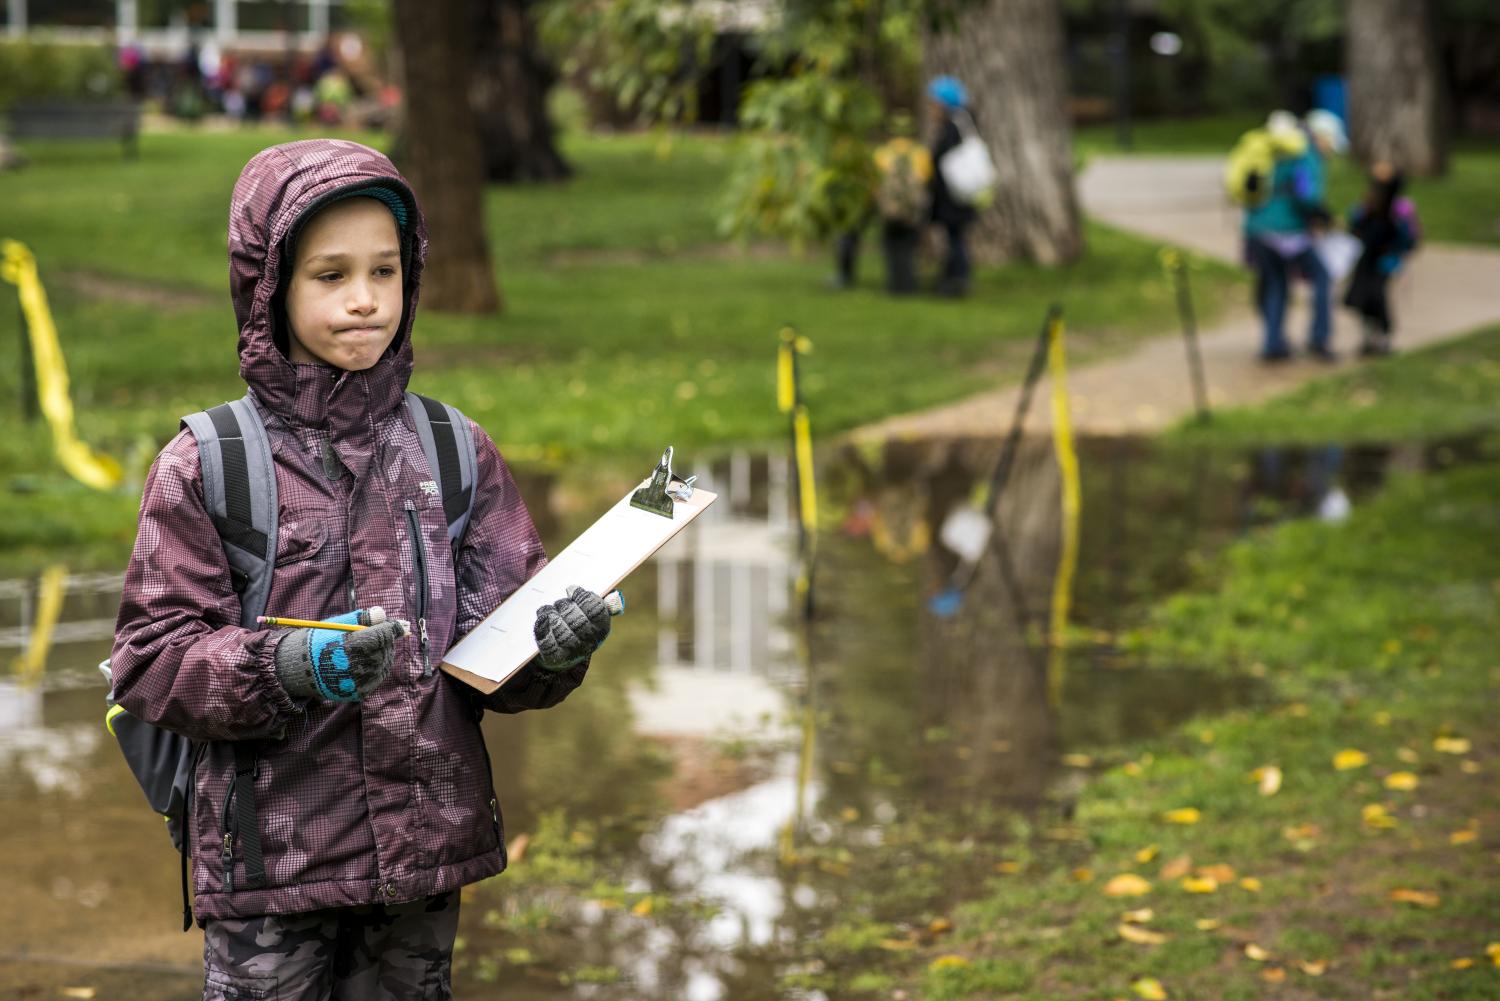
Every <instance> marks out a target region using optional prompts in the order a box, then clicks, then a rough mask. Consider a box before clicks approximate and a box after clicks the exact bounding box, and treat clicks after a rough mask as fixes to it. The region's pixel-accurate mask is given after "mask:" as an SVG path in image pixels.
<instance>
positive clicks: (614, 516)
mask: <svg viewBox="0 0 1500 1001" xmlns="http://www.w3.org/2000/svg"><path fill="white" fill-rule="evenodd" d="M649 482H650V481H649V480H645V481H642V485H643V486H644V485H645V484H647V483H649ZM634 492H635V490H634V489H632V490H631V491H630V493H627V494H626V495H625V496H624V497H622V498H620V501H619V503H617V504H616V505H615V506H614V507H612V508H610V509H609V510H608V511H606V512H605V513H604V516H603V517H601V518H600V519H599V520H598V521H596V522H594V523H593V524H592V525H590V526H589V527H588V528H587V529H585V530H584V532H583V534H582V535H580V536H578V538H576V539H574V540H573V543H572V545H570V546H568V548H566V549H564V550H563V551H562V552H560V553H558V554H557V556H556V557H554V558H553V560H552V562H550V563H548V564H547V565H546V566H545V567H543V568H542V569H541V571H540V572H539V573H538V574H537V575H536V576H535V577H533V578H531V579H530V580H528V581H527V582H526V583H525V584H522V585H521V587H520V589H519V590H517V591H516V592H515V593H514V594H512V595H511V596H510V597H509V598H506V599H505V601H503V602H502V603H501V604H500V607H499V608H497V609H495V610H494V611H493V612H491V613H490V614H489V615H487V616H485V618H484V621H482V622H480V623H479V625H477V626H475V627H474V631H473V632H471V633H469V635H467V636H465V637H464V638H463V639H461V640H459V641H458V643H457V644H456V645H455V646H454V647H453V648H452V649H450V650H449V651H448V652H447V653H446V654H444V655H443V662H442V664H441V667H442V670H444V671H446V672H447V673H448V674H451V675H453V676H454V677H455V678H458V679H459V680H460V681H464V682H467V683H468V684H470V685H473V686H474V687H475V688H477V689H479V690H480V691H482V692H485V693H488V692H493V691H494V690H495V689H497V688H499V687H500V686H501V685H503V684H504V683H505V682H506V680H507V679H508V678H509V677H510V676H511V675H512V674H515V673H516V672H517V671H519V670H520V669H521V668H522V667H524V666H525V665H526V662H527V661H529V660H530V659H531V658H533V657H535V656H536V639H535V637H534V636H533V635H532V627H533V626H534V625H535V624H536V610H537V609H538V608H540V607H541V606H542V605H543V604H545V603H548V602H553V601H556V600H557V599H558V598H562V597H564V596H565V595H566V592H567V588H568V587H569V586H570V585H574V584H576V585H578V586H579V587H584V588H588V589H589V590H590V591H593V592H594V593H595V594H604V593H606V592H608V591H610V590H612V589H613V588H615V587H616V586H618V585H619V583H620V582H621V581H622V580H624V579H625V578H626V577H627V576H629V575H630V573H631V572H632V571H634V570H635V568H636V567H638V566H640V565H641V564H642V563H644V562H646V560H648V559H650V557H651V554H652V553H654V552H656V551H657V550H658V549H660V548H661V547H662V546H664V545H666V544H667V542H668V541H669V540H670V539H671V538H672V537H673V536H674V535H676V534H677V533H678V532H680V531H682V530H683V529H684V528H686V527H687V525H688V523H689V522H691V521H692V520H693V519H694V518H696V517H698V515H700V514H702V513H703V511H704V509H705V508H707V507H708V506H709V505H710V504H712V503H713V502H714V501H715V500H716V499H718V494H715V493H710V492H709V491H707V490H698V489H694V490H693V491H692V495H691V496H690V497H688V498H687V499H686V500H679V499H677V498H675V497H674V498H673V500H672V517H671V518H667V517H664V516H663V515H660V514H655V513H653V512H651V511H642V510H640V509H639V508H634V507H631V506H630V497H631V494H633V493H634Z"/></svg>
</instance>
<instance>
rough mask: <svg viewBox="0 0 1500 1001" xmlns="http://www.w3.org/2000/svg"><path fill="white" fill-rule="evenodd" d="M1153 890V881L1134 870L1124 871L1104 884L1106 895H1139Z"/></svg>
mask: <svg viewBox="0 0 1500 1001" xmlns="http://www.w3.org/2000/svg"><path fill="white" fill-rule="evenodd" d="M1150 892H1151V881H1150V880H1147V879H1143V878H1141V877H1140V876H1137V875H1136V874H1135V873H1133V872H1122V873H1120V874H1119V875H1118V876H1115V877H1114V878H1112V879H1111V880H1110V881H1109V882H1108V883H1105V884H1104V895H1105V896H1106V897H1139V896H1141V895H1142V894H1145V893H1150Z"/></svg>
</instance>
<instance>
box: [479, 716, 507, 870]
mask: <svg viewBox="0 0 1500 1001" xmlns="http://www.w3.org/2000/svg"><path fill="white" fill-rule="evenodd" d="M474 726H475V728H477V729H478V730H479V753H480V755H481V756H482V757H483V758H484V774H485V777H486V778H488V779H489V782H490V823H491V825H493V826H494V828H495V843H496V845H498V846H499V848H500V861H501V864H502V865H504V864H507V863H509V861H510V859H509V858H508V856H507V853H506V851H505V828H504V825H503V824H501V823H500V798H499V797H498V796H496V795H495V768H494V766H493V765H491V764H490V745H489V742H488V741H486V740H485V739H484V727H483V726H480V724H479V722H478V721H475V723H474Z"/></svg>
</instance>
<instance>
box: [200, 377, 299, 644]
mask: <svg viewBox="0 0 1500 1001" xmlns="http://www.w3.org/2000/svg"><path fill="white" fill-rule="evenodd" d="M182 424H183V426H184V427H186V428H187V429H188V430H190V431H192V432H193V437H194V438H195V439H196V440H197V442H198V463H199V466H200V467H201V468H202V470H203V503H204V504H205V505H206V506H207V507H208V513H209V516H210V517H211V518H212V519H213V523H214V528H215V529H217V530H218V532H219V538H220V540H222V542H223V543H224V555H225V556H226V557H227V558H228V560H229V576H230V582H231V583H232V584H233V586H234V589H235V592H236V593H238V594H239V596H240V625H242V626H244V627H245V628H246V629H254V628H256V622H255V619H256V616H258V615H262V614H264V613H265V610H266V600H267V598H268V597H269V595H270V593H271V573H272V571H274V570H275V568H276V466H275V463H274V462H273V461H272V459H271V442H270V438H269V437H268V436H267V435H266V428H265V425H264V424H263V423H262V422H261V419H260V412H259V411H258V410H256V409H255V404H254V402H252V401H251V399H250V397H249V396H246V397H245V398H243V399H239V400H235V401H234V402H232V403H221V404H219V405H218V406H217V407H211V408H210V409H208V410H202V411H199V412H198V413H196V414H189V415H187V416H186V417H184V418H183V419H182Z"/></svg>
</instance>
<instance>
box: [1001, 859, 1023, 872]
mask: <svg viewBox="0 0 1500 1001" xmlns="http://www.w3.org/2000/svg"><path fill="white" fill-rule="evenodd" d="M995 871H996V872H1003V873H1005V874H1006V875H1007V876H1009V875H1010V874H1012V873H1017V872H1020V871H1021V863H1019V862H1012V861H1010V860H1009V859H1006V860H1003V861H1000V862H996V863H995Z"/></svg>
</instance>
